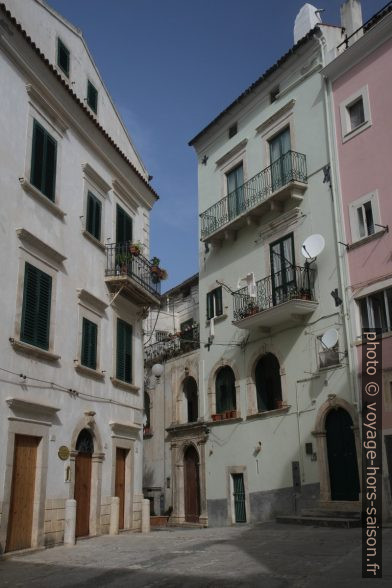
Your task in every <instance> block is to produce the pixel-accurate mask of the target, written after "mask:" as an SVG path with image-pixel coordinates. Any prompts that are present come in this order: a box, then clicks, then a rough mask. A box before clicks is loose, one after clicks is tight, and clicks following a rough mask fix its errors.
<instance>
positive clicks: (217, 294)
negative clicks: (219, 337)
mask: <svg viewBox="0 0 392 588" xmlns="http://www.w3.org/2000/svg"><path fill="white" fill-rule="evenodd" d="M221 314H223V305H222V286H219V288H215V290H211V292H208V293H207V320H210V319H212V318H214V317H217V316H220V315H221Z"/></svg>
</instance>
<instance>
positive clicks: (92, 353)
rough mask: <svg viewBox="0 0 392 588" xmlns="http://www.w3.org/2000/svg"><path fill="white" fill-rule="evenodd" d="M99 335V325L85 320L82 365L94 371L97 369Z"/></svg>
mask: <svg viewBox="0 0 392 588" xmlns="http://www.w3.org/2000/svg"><path fill="white" fill-rule="evenodd" d="M97 334H98V327H97V325H96V324H95V323H93V322H91V321H89V320H88V319H86V318H83V327H82V350H81V364H82V365H84V366H86V367H88V368H91V369H92V370H96V369H97Z"/></svg>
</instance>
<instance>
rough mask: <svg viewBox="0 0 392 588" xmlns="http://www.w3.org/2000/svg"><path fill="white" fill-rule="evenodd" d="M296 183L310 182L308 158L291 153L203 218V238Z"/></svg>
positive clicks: (233, 193)
mask: <svg viewBox="0 0 392 588" xmlns="http://www.w3.org/2000/svg"><path fill="white" fill-rule="evenodd" d="M293 181H298V182H303V183H305V184H306V183H307V170H306V156H305V155H303V154H302V153H297V152H296V151H287V153H285V154H284V155H282V157H280V158H279V159H277V160H276V161H274V162H273V163H272V164H271V165H270V166H268V167H266V168H265V169H263V170H262V171H261V172H259V173H258V174H256V175H255V176H253V178H251V179H250V180H248V181H247V182H245V184H243V185H242V186H239V187H238V188H237V189H236V190H234V191H233V192H230V194H228V195H227V196H225V197H224V198H222V199H221V200H219V202H217V203H216V204H213V206H211V207H210V208H208V209H207V210H206V211H205V212H203V213H202V214H201V215H200V222H201V238H202V239H206V238H207V237H208V236H209V235H211V234H212V233H214V232H215V231H217V230H218V229H220V228H221V227H223V226H224V225H227V224H228V223H230V222H232V221H233V220H235V219H236V218H237V217H238V216H240V215H241V214H243V213H244V212H246V211H248V210H251V209H252V208H254V207H255V206H257V205H258V204H260V203H261V202H263V201H264V200H266V199H267V198H268V197H269V196H270V195H271V194H272V193H273V192H275V191H276V190H279V189H280V188H282V187H283V186H285V185H286V184H289V183H290V182H293Z"/></svg>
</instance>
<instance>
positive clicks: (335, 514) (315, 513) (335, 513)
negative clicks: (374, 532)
mask: <svg viewBox="0 0 392 588" xmlns="http://www.w3.org/2000/svg"><path fill="white" fill-rule="evenodd" d="M361 514H362V513H361V511H360V510H357V511H351V512H350V511H344V510H326V509H322V508H303V509H302V510H301V516H304V517H321V518H325V517H328V518H329V517H332V518H333V519H338V518H343V519H346V518H349V519H361Z"/></svg>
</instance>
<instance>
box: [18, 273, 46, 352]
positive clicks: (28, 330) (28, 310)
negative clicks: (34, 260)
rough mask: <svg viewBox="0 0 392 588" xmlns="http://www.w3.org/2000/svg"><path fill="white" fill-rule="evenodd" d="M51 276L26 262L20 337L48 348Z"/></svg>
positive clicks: (32, 343)
mask: <svg viewBox="0 0 392 588" xmlns="http://www.w3.org/2000/svg"><path fill="white" fill-rule="evenodd" d="M51 294H52V278H51V277H50V276H48V275H47V274H45V273H44V272H41V271H40V270H39V269H38V268H36V267H34V266H32V265H30V264H29V263H26V265H25V276H24V292H23V308H22V324H21V332H20V338H21V340H22V341H24V342H25V343H29V344H30V345H35V346H37V347H41V348H42V349H49V327H50V303H51Z"/></svg>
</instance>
